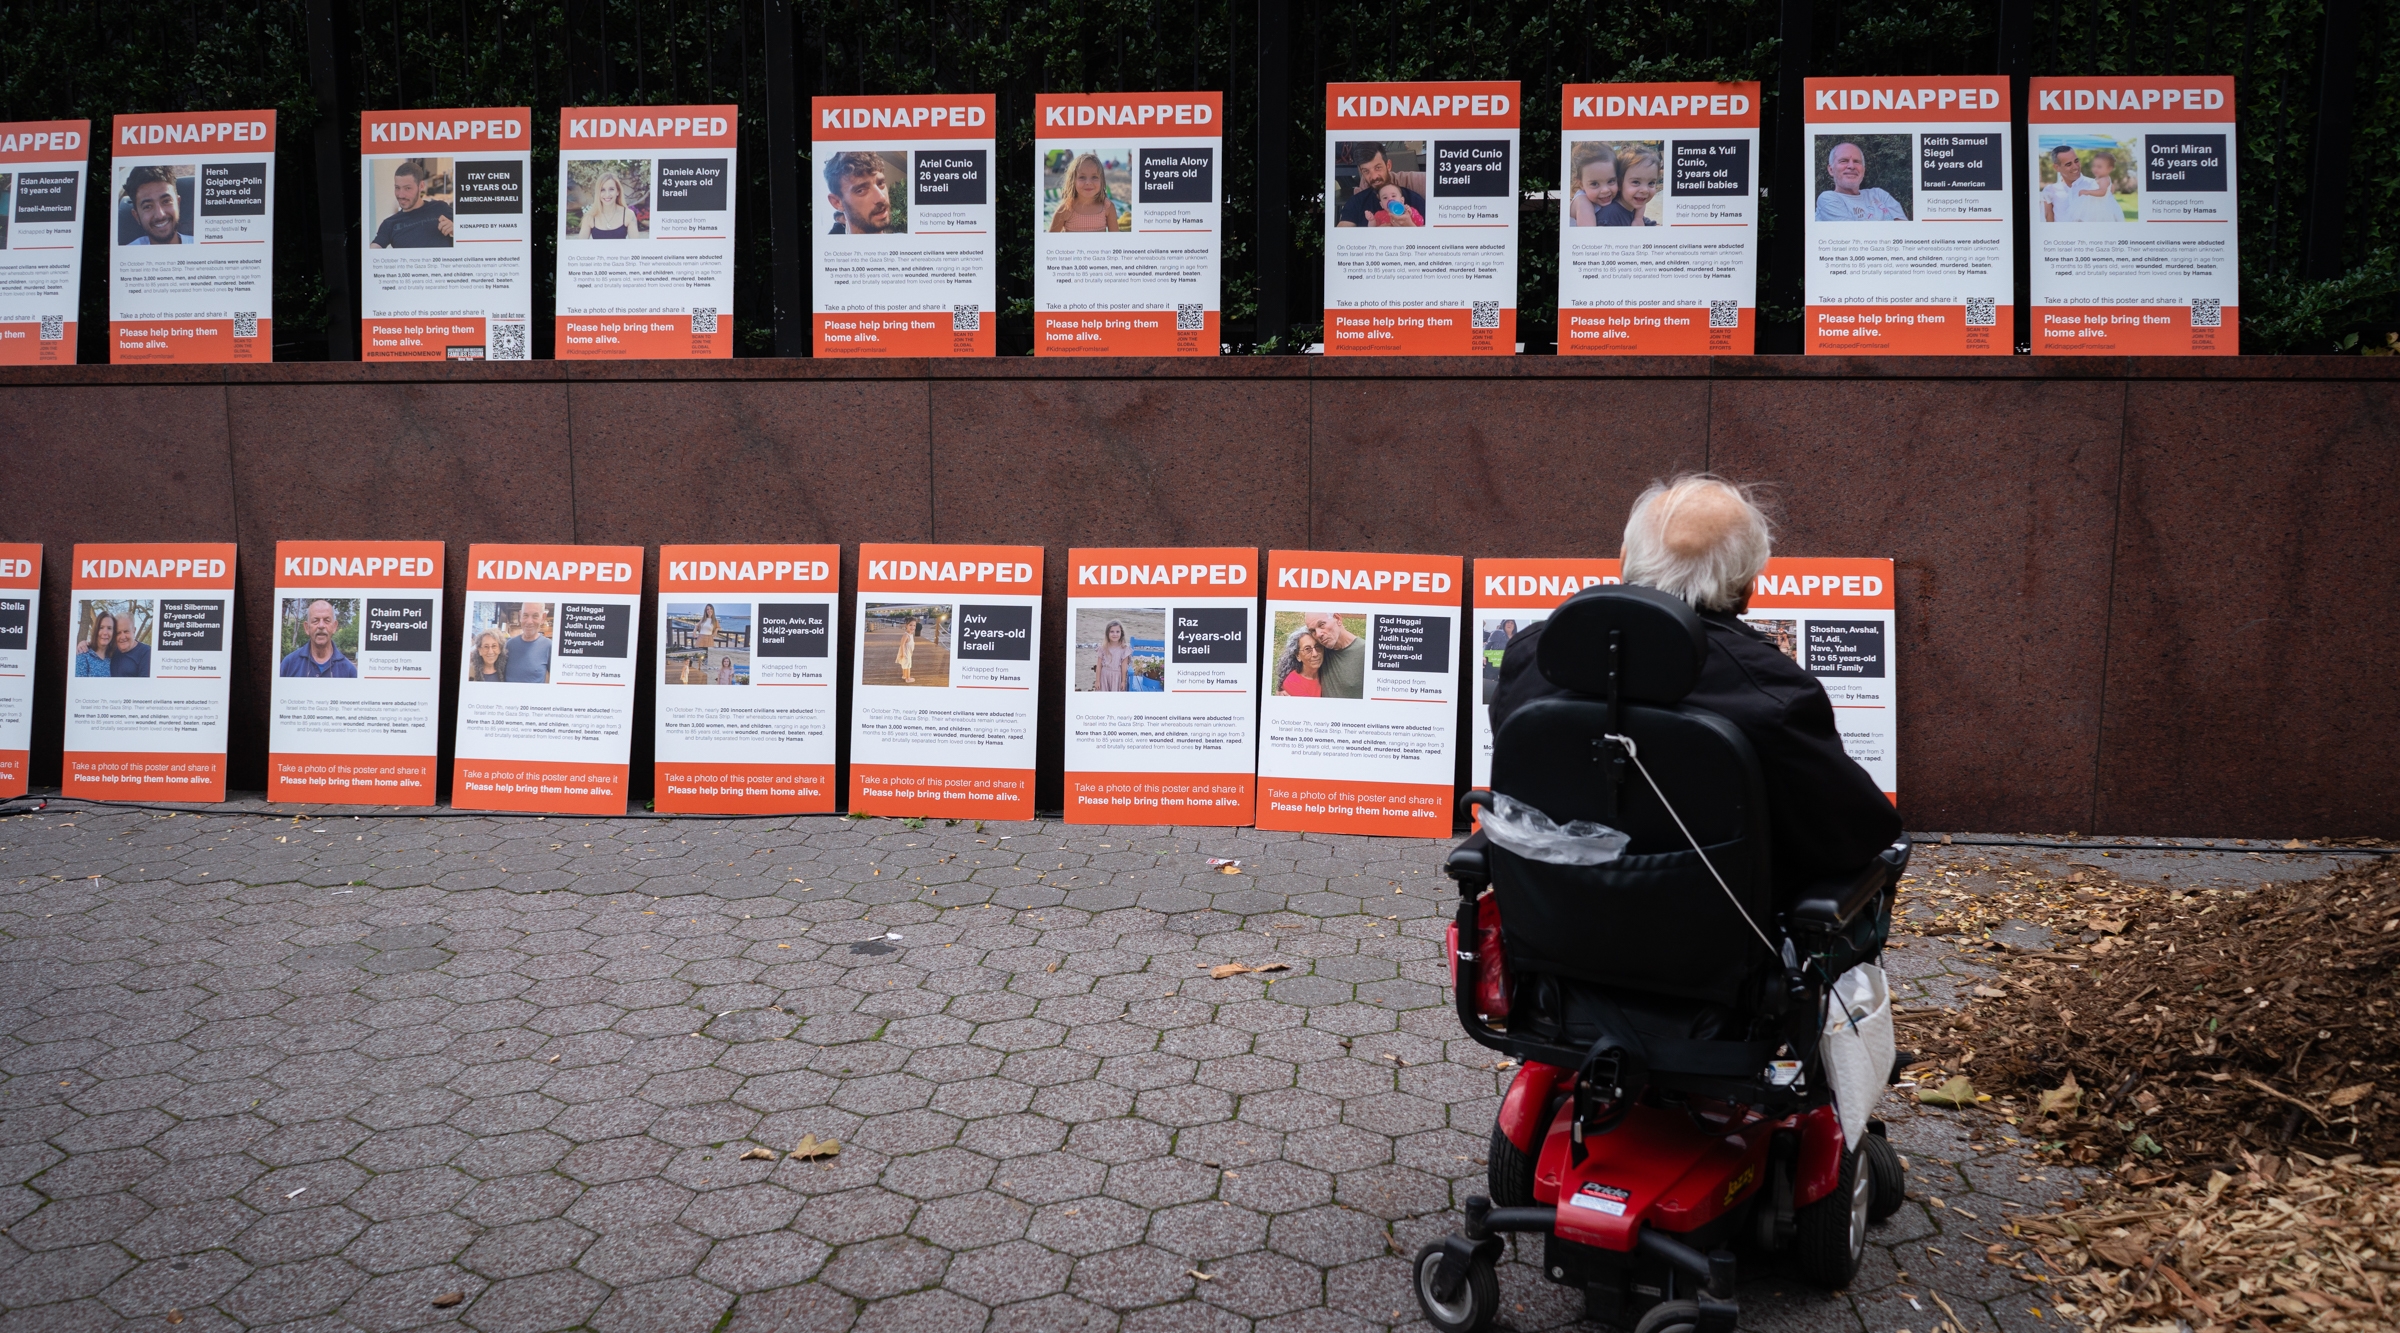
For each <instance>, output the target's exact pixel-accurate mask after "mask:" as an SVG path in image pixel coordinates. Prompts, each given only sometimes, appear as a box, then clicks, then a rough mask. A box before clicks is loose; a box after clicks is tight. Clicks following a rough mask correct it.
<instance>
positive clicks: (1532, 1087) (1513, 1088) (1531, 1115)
mask: <svg viewBox="0 0 2400 1333" xmlns="http://www.w3.org/2000/svg"><path fill="white" fill-rule="evenodd" d="M1573 1077H1575V1075H1574V1073H1573V1072H1572V1071H1570V1070H1565V1069H1561V1068H1559V1067H1558V1066H1557V1065H1546V1064H1543V1063H1542V1062H1541V1061H1539V1060H1528V1061H1526V1062H1525V1067H1524V1068H1522V1069H1519V1070H1518V1071H1517V1076H1516V1077H1515V1078H1513V1079H1510V1080H1509V1081H1508V1095H1507V1096H1505V1097H1502V1098H1501V1099H1500V1132H1501V1133H1503V1134H1505V1135H1507V1136H1508V1141H1509V1142H1510V1143H1513V1144H1515V1145H1517V1151H1518V1152H1525V1153H1529V1152H1532V1151H1533V1149H1534V1143H1535V1141H1536V1140H1538V1139H1540V1138H1541V1136H1542V1129H1543V1127H1544V1126H1543V1115H1542V1113H1543V1112H1545V1111H1547V1110H1549V1109H1550V1095H1551V1094H1552V1093H1553V1092H1555V1091H1557V1090H1558V1087H1559V1085H1561V1084H1563V1083H1565V1082H1566V1081H1567V1080H1569V1079H1571V1078H1573Z"/></svg>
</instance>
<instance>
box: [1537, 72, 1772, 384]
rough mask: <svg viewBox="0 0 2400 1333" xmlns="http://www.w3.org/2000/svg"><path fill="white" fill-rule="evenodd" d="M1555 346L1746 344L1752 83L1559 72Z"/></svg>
mask: <svg viewBox="0 0 2400 1333" xmlns="http://www.w3.org/2000/svg"><path fill="white" fill-rule="evenodd" d="M1561 99H1562V101H1563V102H1564V104H1565V119H1564V122H1563V123H1564V125H1565V133H1564V134H1563V135H1562V136H1561V139H1560V145H1559V151H1560V155H1561V163H1560V170H1561V175H1560V177H1559V179H1560V180H1562V181H1564V182H1565V185H1564V186H1563V187H1562V188H1561V190H1560V195H1561V198H1560V200H1559V218H1558V350H1559V354H1560V355H1562V356H1574V355H1579V354H1580V355H1597V356H1608V355H1618V356H1710V355H1716V356H1724V355H1731V356H1748V355H1749V354H1750V353H1751V352H1752V351H1753V350H1754V344H1755V342H1756V339H1757V333H1758V318H1757V316H1758V161H1759V158H1758V85H1757V84H1755V83H1576V84H1569V85H1567V87H1566V89H1565V91H1564V93H1562V94H1561Z"/></svg>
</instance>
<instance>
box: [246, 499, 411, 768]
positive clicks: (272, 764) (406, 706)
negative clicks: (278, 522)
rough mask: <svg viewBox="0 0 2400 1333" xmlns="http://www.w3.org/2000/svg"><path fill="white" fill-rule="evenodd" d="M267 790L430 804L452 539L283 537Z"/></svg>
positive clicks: (270, 696)
mask: <svg viewBox="0 0 2400 1333" xmlns="http://www.w3.org/2000/svg"><path fill="white" fill-rule="evenodd" d="M274 610H275V619H274V621H273V622H272V623H273V625H274V633H275V646H274V653H275V677H274V680H273V682H272V685H271V687H270V689H269V692H268V706H267V707H268V711H267V799H268V800H270V801H307V802H311V803H317V804H326V805H431V804H433V797H434V777H435V769H436V767H437V765H438V764H439V762H440V761H439V759H438V757H437V756H438V752H439V750H440V742H441V711H442V544H441V543H440V542H277V543H275V602H274Z"/></svg>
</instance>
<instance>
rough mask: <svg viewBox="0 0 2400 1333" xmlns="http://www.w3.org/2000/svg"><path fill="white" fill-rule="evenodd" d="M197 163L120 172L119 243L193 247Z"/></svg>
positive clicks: (118, 201) (145, 167) (118, 196)
mask: <svg viewBox="0 0 2400 1333" xmlns="http://www.w3.org/2000/svg"><path fill="white" fill-rule="evenodd" d="M199 174H200V168H199V166H198V165H197V164H196V163H187V162H177V163H172V164H165V165H161V164H145V165H142V166H138V167H121V168H119V169H118V183H117V244H119V245H190V244H192V243H193V241H192V220H193V218H194V217H195V216H196V215H197V214H198V212H199V210H198V209H197V208H196V207H195V206H194V199H193V191H194V190H195V189H196V188H197V186H196V185H195V184H194V181H195V180H197V178H198V176H199Z"/></svg>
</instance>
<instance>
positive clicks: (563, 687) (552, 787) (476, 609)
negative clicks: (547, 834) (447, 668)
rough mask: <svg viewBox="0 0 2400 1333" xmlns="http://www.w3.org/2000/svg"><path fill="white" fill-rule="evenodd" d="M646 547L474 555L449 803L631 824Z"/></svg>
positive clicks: (493, 549)
mask: <svg viewBox="0 0 2400 1333" xmlns="http://www.w3.org/2000/svg"><path fill="white" fill-rule="evenodd" d="M641 579H642V548H640V547H638V546H480V545H479V546H470V547H468V548H467V605H466V628H465V632H464V633H462V634H461V635H460V636H459V644H460V652H459V658H460V663H459V671H460V681H459V689H458V749H457V758H456V759H455V760H454V761H453V762H452V764H451V769H450V803H451V804H452V805H455V806H458V807H460V808H462V809H469V810H529V811H540V812H544V813H554V814H575V815H621V814H624V813H625V800H626V790H627V782H626V778H627V775H628V770H629V767H630V765H631V762H632V760H631V753H632V746H633V694H634V680H635V675H636V670H635V667H634V652H633V648H634V642H635V640H636V639H637V638H639V637H640V635H639V631H638V630H637V628H636V626H635V624H634V620H635V617H637V616H639V615H640V614H641V602H642V583H641Z"/></svg>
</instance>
